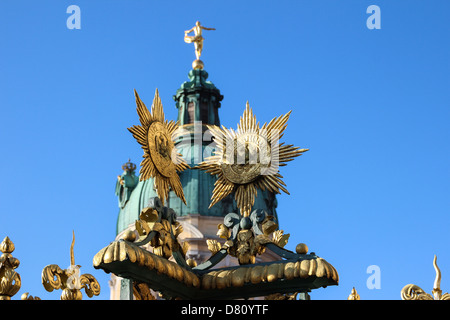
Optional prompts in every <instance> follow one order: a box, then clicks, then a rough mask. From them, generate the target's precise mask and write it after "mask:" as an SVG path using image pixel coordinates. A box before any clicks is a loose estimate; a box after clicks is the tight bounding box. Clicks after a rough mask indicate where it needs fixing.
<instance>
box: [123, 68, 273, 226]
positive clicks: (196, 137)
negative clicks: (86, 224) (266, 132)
mask: <svg viewBox="0 0 450 320" xmlns="http://www.w3.org/2000/svg"><path fill="white" fill-rule="evenodd" d="M207 78H208V73H207V72H206V71H204V70H199V69H195V70H191V71H190V72H189V81H186V82H184V83H183V84H182V85H181V86H180V88H179V89H178V90H177V92H176V94H175V95H174V97H173V98H174V100H175V105H176V107H177V108H178V119H177V120H178V122H179V124H180V129H181V130H182V135H181V138H179V139H178V140H177V141H176V146H177V149H178V151H179V152H180V153H181V154H182V156H183V158H184V159H186V161H187V163H188V164H189V166H190V167H191V168H193V167H195V166H196V165H197V164H198V163H199V162H201V161H203V158H204V157H206V156H208V155H211V154H212V153H213V152H214V147H213V144H212V140H211V136H210V135H209V134H208V132H207V128H206V125H217V126H219V125H220V120H219V113H218V109H219V108H220V102H221V101H222V99H223V96H222V95H221V94H220V91H219V89H217V88H216V87H215V86H214V84H213V83H211V82H210V81H207V80H206V79H207ZM216 180H217V178H216V177H215V176H212V175H210V174H209V173H207V172H205V171H203V170H198V169H187V170H184V171H183V172H181V173H180V181H181V184H182V186H183V190H184V195H185V198H186V205H185V204H184V203H183V202H182V201H181V199H179V198H178V197H177V196H176V195H175V193H174V192H173V191H170V192H169V199H168V201H167V203H166V206H167V207H170V208H172V209H173V210H174V211H175V212H176V213H177V215H178V216H186V215H189V214H200V215H204V216H219V217H224V216H225V215H227V214H228V213H230V212H237V211H238V209H237V206H236V202H235V200H234V196H233V194H231V195H229V196H228V197H226V198H224V199H223V200H222V201H220V202H218V203H216V204H215V205H214V206H212V207H211V208H208V207H209V205H210V202H211V195H212V192H213V190H214V183H215V182H216ZM121 181H122V182H121ZM116 195H117V196H118V197H119V208H120V209H119V216H118V219H117V230H116V231H117V234H119V233H120V232H121V231H123V230H125V229H126V228H128V227H129V225H130V224H134V222H135V221H136V220H137V219H139V214H140V212H141V210H142V209H143V208H145V207H147V205H148V200H149V199H150V198H151V197H156V196H157V194H156V190H155V188H154V182H153V179H148V180H145V181H138V177H136V176H135V175H134V170H128V171H127V170H125V171H124V173H123V174H122V175H121V176H119V177H118V181H117V184H116ZM276 207H277V201H276V198H275V195H274V194H273V193H271V192H269V191H267V190H266V191H262V190H259V189H258V196H257V197H256V199H255V204H254V206H253V208H254V209H256V208H258V209H263V210H265V211H267V213H268V214H270V215H273V216H274V217H275V218H276V219H277V214H276Z"/></svg>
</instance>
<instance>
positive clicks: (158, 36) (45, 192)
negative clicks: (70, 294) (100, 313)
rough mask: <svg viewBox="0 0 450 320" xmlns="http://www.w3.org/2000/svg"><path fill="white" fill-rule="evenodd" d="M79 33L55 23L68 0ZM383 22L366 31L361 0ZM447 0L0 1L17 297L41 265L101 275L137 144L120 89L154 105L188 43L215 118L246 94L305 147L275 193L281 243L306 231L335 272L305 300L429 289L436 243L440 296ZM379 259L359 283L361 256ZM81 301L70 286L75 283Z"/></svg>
mask: <svg viewBox="0 0 450 320" xmlns="http://www.w3.org/2000/svg"><path fill="white" fill-rule="evenodd" d="M72 4H75V5H78V6H79V7H80V9H81V29H79V30H76V29H74V30H69V29H68V28H67V27H66V20H67V18H68V17H69V14H67V13H66V9H67V7H68V6H69V5H72ZM372 4H375V5H378V6H379V7H380V9H381V29H379V30H376V29H375V30H369V29H368V28H367V26H366V20H367V18H369V16H370V14H367V13H366V9H367V7H368V6H369V5H372ZM449 12H450V2H449V1H445V0H442V1H437V0H436V1H401V0H397V1H382V0H371V1H365V0H353V1H325V0H319V1H293V0H292V1H273V0H271V1H267V0H260V1H226V2H225V1H221V2H219V1H195V2H192V1H190V2H186V1H165V2H163V1H130V0H127V1H125V0H116V1H99V0H95V1H92V0H91V1H82V0H71V1H66V0H60V1H56V0H52V1H23V0H14V1H11V0H2V1H1V2H0V43H1V49H0V75H1V76H0V117H1V125H0V150H1V151H0V152H1V156H0V167H1V169H2V181H3V183H1V184H0V215H1V220H0V221H1V223H0V238H1V239H0V241H1V240H2V239H3V238H4V237H5V236H9V237H10V238H11V240H12V241H13V242H14V244H15V246H16V250H15V252H14V253H13V255H14V256H15V257H17V258H18V259H19V260H20V262H21V264H20V266H19V268H18V269H17V271H18V272H19V273H20V275H21V277H22V288H21V290H20V291H19V293H18V294H17V295H16V296H15V299H20V295H21V294H22V293H24V292H30V294H31V295H37V296H39V297H41V298H42V299H46V300H49V299H59V297H60V294H61V292H60V291H59V292H52V293H48V292H46V291H45V290H44V288H43V286H42V285H41V280H40V275H41V271H42V269H43V268H44V267H45V266H46V265H48V264H58V265H59V266H60V267H62V268H67V267H68V266H69V264H70V258H69V257H70V256H69V247H70V243H71V240H72V230H75V234H76V243H75V262H76V263H77V264H80V265H81V266H82V268H81V272H82V273H91V274H93V275H94V276H95V277H96V278H97V279H98V280H99V281H100V284H101V286H102V293H101V295H100V297H97V299H108V298H109V288H108V284H107V282H108V280H109V278H110V276H109V275H107V274H105V273H104V272H103V271H101V270H95V269H94V268H93V267H92V258H93V256H94V255H95V253H97V252H98V251H99V250H100V249H102V248H103V247H105V246H106V245H108V244H109V242H110V241H113V240H114V237H115V226H116V219H117V214H118V206H117V199H116V197H115V195H114V188H115V182H116V177H117V175H118V174H121V172H122V170H121V165H122V164H123V163H124V162H126V161H127V160H128V158H131V159H132V161H134V162H135V163H139V162H140V160H141V157H142V149H141V148H140V146H139V145H138V144H137V142H136V141H135V140H134V138H133V137H132V136H131V134H130V133H129V132H128V131H127V127H129V126H131V125H134V124H138V117H137V114H136V111H135V102H134V96H133V89H136V90H137V91H138V93H139V95H140V97H141V98H142V100H143V101H144V102H145V103H147V105H151V101H152V99H153V95H154V92H155V89H156V88H158V89H159V92H160V96H161V98H162V102H163V105H164V108H165V113H166V116H167V118H169V119H176V116H177V113H176V111H177V110H176V108H175V105H174V101H173V99H172V95H173V94H175V91H176V89H177V88H178V87H179V86H180V84H181V83H182V82H183V81H185V80H187V73H188V71H189V70H190V68H191V62H192V61H193V59H194V57H195V56H194V50H193V45H188V44H186V43H184V41H183V35H184V34H183V32H184V30H187V29H189V28H191V27H192V26H193V25H194V23H195V21H196V20H200V21H201V23H202V25H204V26H207V27H214V28H216V29H217V30H216V31H208V32H206V33H205V38H206V40H205V44H204V52H203V55H202V60H203V61H204V62H205V70H206V71H207V72H208V73H209V80H211V81H212V82H214V84H215V85H216V86H217V87H218V88H219V89H220V90H221V92H222V94H223V95H224V100H223V102H222V108H221V110H220V117H221V122H222V124H224V125H225V126H226V127H233V128H234V127H235V126H236V124H237V122H238V121H239V117H240V116H241V115H242V112H243V110H244V108H245V102H246V101H247V100H248V101H249V103H250V106H251V107H252V108H253V111H254V112H255V114H256V116H257V117H258V120H259V121H260V122H261V123H263V122H265V121H268V120H270V119H272V118H273V117H277V116H279V115H281V114H284V113H286V112H287V111H289V110H293V112H292V114H291V118H290V120H289V126H288V128H287V130H286V133H285V135H284V137H283V140H284V141H285V142H286V143H292V144H295V145H296V146H299V147H302V148H309V149H310V151H308V152H307V153H305V154H304V155H303V156H302V157H299V158H297V159H295V160H294V161H293V162H291V163H289V165H288V166H287V167H284V168H282V170H281V174H282V175H283V176H284V177H285V178H284V181H285V182H286V184H287V189H288V190H289V191H290V194H291V195H290V196H288V195H285V194H282V195H281V196H279V197H278V202H279V206H278V215H279V218H280V228H281V229H283V230H285V232H286V233H290V234H291V238H290V240H289V243H288V245H287V248H288V249H291V250H294V248H295V245H296V244H297V243H299V242H304V243H306V244H307V245H308V246H309V249H310V251H314V252H316V254H317V255H319V256H321V257H323V258H324V259H326V260H327V261H329V262H330V263H332V264H333V265H334V266H335V268H336V269H337V270H338V272H339V275H340V285H339V286H337V287H328V288H326V289H318V290H315V291H313V292H312V293H311V297H312V299H339V300H340V299H346V298H347V296H348V295H349V294H350V291H351V289H352V287H356V289H357V290H358V292H359V294H360V295H361V299H365V300H368V299H395V300H397V299H400V290H401V289H402V288H403V286H405V285H406V284H409V283H414V284H417V285H419V286H421V287H422V288H423V289H424V290H425V291H427V292H428V293H431V290H432V286H433V281H434V277H435V271H434V268H433V265H432V260H433V257H434V255H435V254H436V255H437V256H438V265H439V266H440V268H441V270H442V273H443V274H442V283H441V288H442V290H443V291H444V292H447V291H450V253H449V250H448V247H449V246H448V245H449V236H448V231H449V226H450V219H449V213H450V212H449V207H450V206H449V204H450V203H449V202H450V201H449V194H450V188H449V186H450V173H449V169H450V168H449V158H450V157H449V156H450V153H449V138H450V132H449V131H450V130H449V120H450V60H449V57H450V44H449V33H450V24H449V22H448V14H449ZM371 265H376V266H378V267H379V268H380V271H381V277H380V280H381V282H380V284H381V288H380V289H369V288H368V287H367V286H366V281H367V279H368V278H369V276H370V274H368V273H367V268H368V267H369V266H371ZM84 296H85V298H86V295H85V294H84Z"/></svg>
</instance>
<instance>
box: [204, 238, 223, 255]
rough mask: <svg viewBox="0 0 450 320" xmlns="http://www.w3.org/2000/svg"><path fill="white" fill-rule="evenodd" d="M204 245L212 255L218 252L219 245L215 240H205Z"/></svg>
mask: <svg viewBox="0 0 450 320" xmlns="http://www.w3.org/2000/svg"><path fill="white" fill-rule="evenodd" d="M206 244H207V245H208V250H209V251H211V253H212V254H213V255H214V254H216V253H217V252H219V251H220V249H221V245H220V243H219V242H218V241H217V240H214V239H208V240H206Z"/></svg>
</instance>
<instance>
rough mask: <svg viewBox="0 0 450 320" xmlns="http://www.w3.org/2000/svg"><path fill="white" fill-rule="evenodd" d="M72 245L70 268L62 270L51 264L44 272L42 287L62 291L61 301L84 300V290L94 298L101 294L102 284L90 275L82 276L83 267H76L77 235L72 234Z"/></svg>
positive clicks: (50, 290) (49, 290)
mask: <svg viewBox="0 0 450 320" xmlns="http://www.w3.org/2000/svg"><path fill="white" fill-rule="evenodd" d="M72 235H73V238H72V244H71V246H70V266H69V267H68V268H67V269H61V268H60V267H59V266H58V265H56V264H51V265H48V266H46V267H44V269H43V270H42V277H41V278H42V285H43V286H44V288H45V290H47V291H48V292H52V291H53V290H54V289H62V294H61V300H82V298H83V295H82V294H81V289H84V290H85V292H86V294H87V296H88V297H89V298H92V297H93V296H94V295H96V296H98V295H99V294H100V284H99V283H98V281H97V279H95V277H94V276H92V275H90V274H82V275H80V268H81V266H79V265H75V256H74V252H73V248H74V245H75V233H73V234H72Z"/></svg>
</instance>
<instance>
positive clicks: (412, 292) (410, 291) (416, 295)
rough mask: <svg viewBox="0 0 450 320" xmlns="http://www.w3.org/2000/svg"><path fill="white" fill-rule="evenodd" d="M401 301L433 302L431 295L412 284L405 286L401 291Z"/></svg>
mask: <svg viewBox="0 0 450 320" xmlns="http://www.w3.org/2000/svg"><path fill="white" fill-rule="evenodd" d="M401 296H402V300H433V296H432V295H431V294H428V293H426V292H425V291H424V290H422V288H420V287H419V286H416V285H414V284H408V285H406V286H405V287H404V288H403V289H402V291H401Z"/></svg>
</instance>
